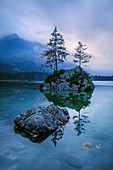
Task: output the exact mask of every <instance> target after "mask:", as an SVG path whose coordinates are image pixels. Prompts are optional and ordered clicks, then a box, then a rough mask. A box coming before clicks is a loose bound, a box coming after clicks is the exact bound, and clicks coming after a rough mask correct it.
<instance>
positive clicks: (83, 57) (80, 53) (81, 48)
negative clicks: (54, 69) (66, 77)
mask: <svg viewBox="0 0 113 170" xmlns="http://www.w3.org/2000/svg"><path fill="white" fill-rule="evenodd" d="M75 50H76V53H75V55H74V57H75V59H74V60H73V61H74V62H75V63H79V66H80V67H81V65H82V64H83V65H84V64H85V63H88V62H89V59H90V58H91V57H92V56H90V55H88V54H87V53H86V50H87V47H86V45H83V44H82V43H81V42H78V46H77V48H75ZM84 66H86V65H84Z"/></svg>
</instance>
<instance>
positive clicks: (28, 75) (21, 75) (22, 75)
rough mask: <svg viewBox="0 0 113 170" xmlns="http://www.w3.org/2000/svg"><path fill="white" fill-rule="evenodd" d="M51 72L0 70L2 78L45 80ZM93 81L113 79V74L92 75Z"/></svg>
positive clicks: (0, 77)
mask: <svg viewBox="0 0 113 170" xmlns="http://www.w3.org/2000/svg"><path fill="white" fill-rule="evenodd" d="M49 74H50V73H44V72H17V73H14V72H13V73H10V72H0V80H30V81H31V80H35V81H44V80H45V79H46V77H47V76H48V75H49ZM91 77H92V80H93V81H113V76H91Z"/></svg>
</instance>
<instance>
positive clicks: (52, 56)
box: [42, 27, 69, 70]
mask: <svg viewBox="0 0 113 170" xmlns="http://www.w3.org/2000/svg"><path fill="white" fill-rule="evenodd" d="M51 36H52V38H51V39H50V40H49V43H48V44H47V46H48V50H47V51H44V53H43V54H42V56H43V57H46V63H45V66H46V67H50V68H52V69H53V70H58V64H60V63H64V61H65V60H66V56H67V55H69V54H68V53H67V50H66V47H65V42H64V39H63V36H62V35H61V34H60V33H58V32H57V27H55V29H54V31H53V33H51Z"/></svg>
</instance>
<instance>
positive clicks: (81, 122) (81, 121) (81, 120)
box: [73, 111, 90, 136]
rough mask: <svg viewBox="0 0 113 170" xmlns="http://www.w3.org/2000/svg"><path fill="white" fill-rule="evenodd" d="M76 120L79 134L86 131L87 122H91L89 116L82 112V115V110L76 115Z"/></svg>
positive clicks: (76, 128)
mask: <svg viewBox="0 0 113 170" xmlns="http://www.w3.org/2000/svg"><path fill="white" fill-rule="evenodd" d="M73 119H75V120H74V124H75V128H74V129H75V130H76V132H77V135H78V136H79V135H80V134H82V133H85V131H86V129H85V124H87V123H90V121H89V120H88V116H86V115H84V114H82V115H80V111H79V115H78V116H74V117H73Z"/></svg>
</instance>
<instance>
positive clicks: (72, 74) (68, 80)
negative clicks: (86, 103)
mask: <svg viewBox="0 0 113 170" xmlns="http://www.w3.org/2000/svg"><path fill="white" fill-rule="evenodd" d="M40 89H41V90H43V91H49V90H60V91H75V92H87V91H92V90H93V89H94V84H93V82H92V79H91V77H90V76H89V74H88V73H86V72H85V71H84V70H83V69H82V68H81V67H79V66H77V67H76V68H74V69H70V70H59V71H54V73H53V74H50V75H49V76H48V77H47V78H46V80H45V82H44V83H43V84H41V86H40Z"/></svg>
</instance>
